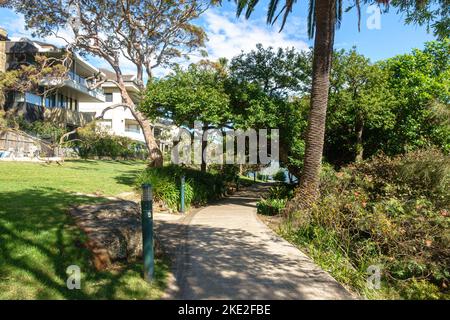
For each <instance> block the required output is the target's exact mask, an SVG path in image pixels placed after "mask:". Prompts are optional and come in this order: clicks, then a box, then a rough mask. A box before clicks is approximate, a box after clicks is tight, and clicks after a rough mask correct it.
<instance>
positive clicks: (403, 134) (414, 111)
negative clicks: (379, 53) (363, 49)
mask: <svg viewBox="0 0 450 320" xmlns="http://www.w3.org/2000/svg"><path fill="white" fill-rule="evenodd" d="M449 50H450V42H449V41H448V40H444V41H440V42H436V41H435V42H429V43H427V44H426V45H425V49H424V50H414V51H413V52H412V53H411V54H404V55H399V56H397V57H394V58H391V59H387V60H386V61H382V62H379V63H377V64H371V63H370V61H369V60H368V59H366V58H365V57H364V56H362V55H360V54H358V53H357V52H356V50H355V49H352V50H350V51H347V52H345V51H339V52H335V56H334V62H333V68H332V72H331V89H330V94H329V101H330V105H329V108H328V113H327V126H326V137H325V147H324V155H325V157H326V159H327V161H329V162H331V163H333V164H334V165H345V164H348V163H349V162H351V161H354V160H361V159H362V156H364V158H369V157H371V156H372V155H374V154H377V153H378V152H380V151H382V152H384V153H385V154H388V155H396V154H401V153H404V152H407V151H411V150H414V149H417V148H423V147H426V146H436V147H438V148H440V149H441V150H443V151H444V152H447V153H448V152H449V150H450V123H449V119H450V113H449V110H450V109H449V108H448V105H449V103H450V100H449V99H450V93H449V87H450V83H449V79H450V76H449V74H450V59H449V58H448V54H446V53H448V52H449ZM358 156H359V159H358Z"/></svg>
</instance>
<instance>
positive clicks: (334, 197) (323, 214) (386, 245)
mask: <svg viewBox="0 0 450 320" xmlns="http://www.w3.org/2000/svg"><path fill="white" fill-rule="evenodd" d="M449 161H450V160H449V157H448V156H444V155H443V154H442V153H440V152H439V151H437V150H436V149H431V150H421V151H416V152H411V153H408V154H406V155H403V156H397V157H394V158H389V157H387V156H378V157H375V158H373V159H372V160H368V161H365V162H363V163H358V164H355V165H351V166H348V167H346V168H343V169H342V170H341V171H339V172H335V171H334V170H331V168H329V170H328V171H327V172H326V173H323V175H322V183H321V193H322V196H321V198H320V200H319V202H318V203H317V205H316V206H314V207H313V208H312V209H311V210H310V211H300V212H298V213H297V214H296V215H295V216H294V217H293V220H291V221H290V222H289V223H287V224H286V225H285V226H284V227H283V229H282V230H281V232H282V234H283V235H284V236H285V237H286V238H288V239H289V240H290V241H292V242H295V243H297V244H299V245H300V246H302V247H305V248H306V249H307V250H308V252H309V253H310V255H311V256H312V257H313V258H314V259H315V260H316V261H317V262H318V263H319V264H321V265H322V267H324V268H325V269H326V270H329V271H330V272H331V273H332V274H333V275H335V277H336V278H337V279H338V280H340V281H342V282H344V283H346V284H348V285H350V286H352V287H353V288H354V289H356V290H357V291H359V292H360V293H361V294H363V295H366V296H367V297H380V296H379V295H381V296H382V297H396V296H397V297H398V296H401V297H404V298H419V297H426V298H445V297H447V298H448V294H449V293H448V285H449V283H448V279H449V278H450V270H449V269H448V266H449V265H450V260H449V257H450V252H449V248H450V238H449V235H450V221H449V213H448V207H449V205H450V203H449V199H450V194H449V191H448V190H449V188H448V183H449V179H450V176H449V170H450V162H449ZM370 265H381V266H382V290H381V291H380V292H378V293H377V292H373V291H371V290H369V289H368V288H367V287H366V284H365V279H366V277H367V274H366V272H367V268H368V266H370Z"/></svg>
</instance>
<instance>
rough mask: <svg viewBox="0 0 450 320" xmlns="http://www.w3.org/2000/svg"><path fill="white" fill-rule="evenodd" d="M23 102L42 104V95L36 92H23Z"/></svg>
mask: <svg viewBox="0 0 450 320" xmlns="http://www.w3.org/2000/svg"><path fill="white" fill-rule="evenodd" d="M25 102H27V103H31V104H34V105H37V106H42V97H41V96H38V95H37V94H34V93H31V92H26V93H25Z"/></svg>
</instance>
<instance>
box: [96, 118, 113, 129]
mask: <svg viewBox="0 0 450 320" xmlns="http://www.w3.org/2000/svg"><path fill="white" fill-rule="evenodd" d="M98 124H99V126H100V127H101V128H103V129H108V130H109V129H111V128H112V120H111V119H103V120H100V121H98Z"/></svg>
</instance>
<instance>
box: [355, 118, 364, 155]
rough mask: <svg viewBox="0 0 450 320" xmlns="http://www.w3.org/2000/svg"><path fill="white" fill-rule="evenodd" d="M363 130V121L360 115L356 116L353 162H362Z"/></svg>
mask: <svg viewBox="0 0 450 320" xmlns="http://www.w3.org/2000/svg"><path fill="white" fill-rule="evenodd" d="M363 130H364V119H363V118H362V116H361V115H360V114H357V115H356V156H355V161H356V162H360V161H362V160H363V153H364V147H363V139H362V135H363Z"/></svg>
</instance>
